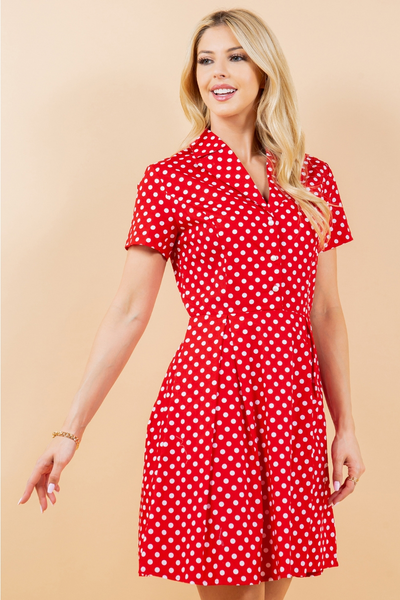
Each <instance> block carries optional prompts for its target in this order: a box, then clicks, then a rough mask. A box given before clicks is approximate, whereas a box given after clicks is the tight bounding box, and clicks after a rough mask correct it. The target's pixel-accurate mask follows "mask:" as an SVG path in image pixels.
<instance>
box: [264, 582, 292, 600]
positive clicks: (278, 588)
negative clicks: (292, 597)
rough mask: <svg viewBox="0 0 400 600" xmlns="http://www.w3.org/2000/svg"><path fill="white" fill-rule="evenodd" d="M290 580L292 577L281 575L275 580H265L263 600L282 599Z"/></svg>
mask: <svg viewBox="0 0 400 600" xmlns="http://www.w3.org/2000/svg"><path fill="white" fill-rule="evenodd" d="M292 580H293V577H283V578H282V579H277V580H276V581H266V582H265V593H264V597H263V600H283V598H284V597H285V596H286V592H287V591H288V589H289V585H290V584H291V582H292Z"/></svg>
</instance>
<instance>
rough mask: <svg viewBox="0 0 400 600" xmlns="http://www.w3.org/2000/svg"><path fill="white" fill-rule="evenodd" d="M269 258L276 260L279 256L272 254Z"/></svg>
mask: <svg viewBox="0 0 400 600" xmlns="http://www.w3.org/2000/svg"><path fill="white" fill-rule="evenodd" d="M270 258H271V260H278V258H279V256H276V255H275V254H272V255H271V257H270Z"/></svg>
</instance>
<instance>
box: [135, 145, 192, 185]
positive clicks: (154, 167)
mask: <svg viewBox="0 0 400 600" xmlns="http://www.w3.org/2000/svg"><path fill="white" fill-rule="evenodd" d="M192 163H193V155H192V153H191V152H190V150H189V149H188V148H185V149H183V150H179V151H178V152H175V154H172V155H171V156H167V157H165V158H163V159H162V160H159V161H157V162H155V163H151V164H150V165H148V166H147V167H146V169H145V177H146V178H147V179H148V180H149V181H150V182H153V181H154V182H161V183H163V184H165V183H166V182H171V180H174V179H176V177H179V175H180V174H181V173H183V172H184V171H186V169H187V168H188V167H190V166H191V165H192Z"/></svg>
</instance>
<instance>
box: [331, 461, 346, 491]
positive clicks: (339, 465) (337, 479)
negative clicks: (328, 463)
mask: <svg viewBox="0 0 400 600" xmlns="http://www.w3.org/2000/svg"><path fill="white" fill-rule="evenodd" d="M343 463H344V461H343V460H342V459H340V458H334V459H333V472H332V483H333V489H334V490H335V492H338V491H339V489H340V487H341V485H342V481H343Z"/></svg>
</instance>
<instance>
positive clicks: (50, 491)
mask: <svg viewBox="0 0 400 600" xmlns="http://www.w3.org/2000/svg"><path fill="white" fill-rule="evenodd" d="M55 487H56V486H55V485H54V483H49V486H48V488H47V493H48V494H51V493H52V492H54V488H55Z"/></svg>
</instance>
